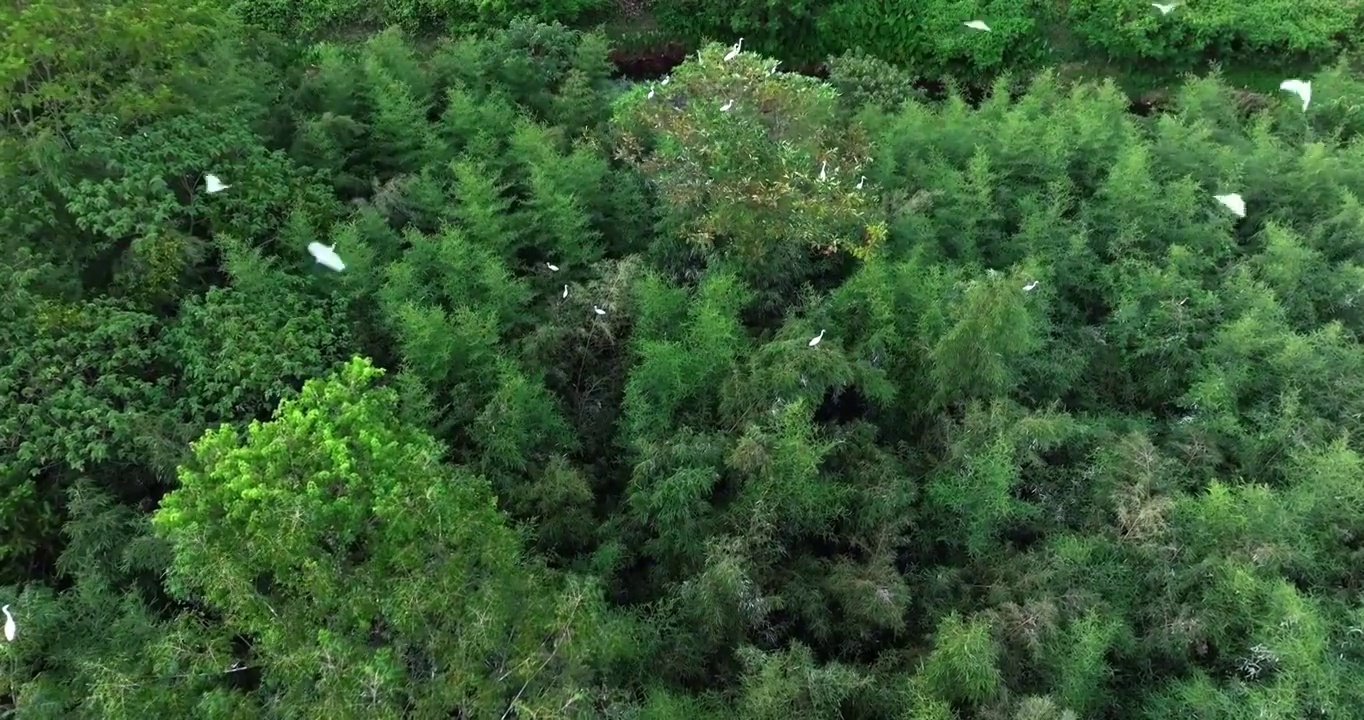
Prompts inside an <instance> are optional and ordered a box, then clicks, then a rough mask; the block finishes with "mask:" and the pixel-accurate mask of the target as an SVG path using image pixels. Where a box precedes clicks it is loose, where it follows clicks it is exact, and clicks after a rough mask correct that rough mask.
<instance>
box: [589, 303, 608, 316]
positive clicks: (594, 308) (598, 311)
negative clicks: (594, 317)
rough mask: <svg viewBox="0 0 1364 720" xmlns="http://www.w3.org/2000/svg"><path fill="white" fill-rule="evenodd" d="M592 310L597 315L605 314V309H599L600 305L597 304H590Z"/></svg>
mask: <svg viewBox="0 0 1364 720" xmlns="http://www.w3.org/2000/svg"><path fill="white" fill-rule="evenodd" d="M592 312H594V313H596V314H598V315H605V314H606V311H605V310H603V309H601V307H600V306H598V305H593V306H592Z"/></svg>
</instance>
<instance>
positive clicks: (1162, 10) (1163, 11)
mask: <svg viewBox="0 0 1364 720" xmlns="http://www.w3.org/2000/svg"><path fill="white" fill-rule="evenodd" d="M1151 7H1153V8H1155V9H1157V10H1159V11H1160V14H1161V15H1169V14H1170V12H1171V11H1172V10H1174V9H1175V8H1176V7H1178V6H1177V5H1175V4H1174V3H1171V4H1169V5H1161V4H1160V3H1151Z"/></svg>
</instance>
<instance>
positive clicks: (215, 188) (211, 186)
mask: <svg viewBox="0 0 1364 720" xmlns="http://www.w3.org/2000/svg"><path fill="white" fill-rule="evenodd" d="M204 184H205V185H207V186H208V187H207V190H208V194H209V195H212V194H213V193H220V192H222V191H224V190H226V189H228V188H230V187H232V186H231V185H224V184H223V181H222V180H220V179H218V176H217V175H205V176H204Z"/></svg>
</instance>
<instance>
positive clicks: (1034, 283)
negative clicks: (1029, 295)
mask: <svg viewBox="0 0 1364 720" xmlns="http://www.w3.org/2000/svg"><path fill="white" fill-rule="evenodd" d="M1036 289H1037V281H1036V280H1033V281H1032V282H1030V283H1028V284H1027V285H1024V286H1023V292H1032V291H1033V290H1036Z"/></svg>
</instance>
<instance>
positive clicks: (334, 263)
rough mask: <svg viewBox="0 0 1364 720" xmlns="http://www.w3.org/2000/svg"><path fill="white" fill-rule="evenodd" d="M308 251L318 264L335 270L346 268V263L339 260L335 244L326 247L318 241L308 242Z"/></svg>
mask: <svg viewBox="0 0 1364 720" xmlns="http://www.w3.org/2000/svg"><path fill="white" fill-rule="evenodd" d="M308 252H309V253H312V256H313V259H314V260H317V262H318V264H319V265H322V266H324V267H328V268H331V269H332V270H335V271H337V272H341V271H342V270H345V269H346V264H345V263H344V262H341V256H339V255H337V254H336V245H332V246H330V247H328V246H326V245H323V244H322V243H320V242H310V243H308Z"/></svg>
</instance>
